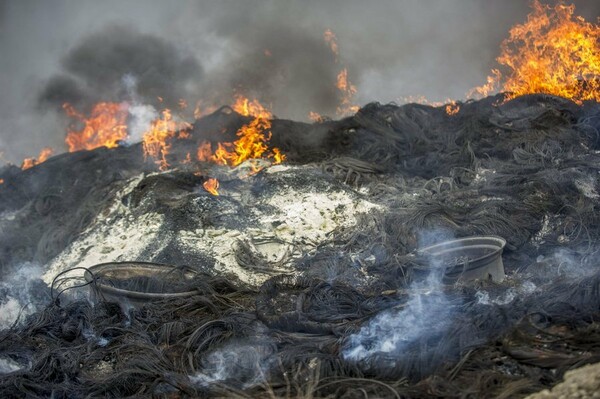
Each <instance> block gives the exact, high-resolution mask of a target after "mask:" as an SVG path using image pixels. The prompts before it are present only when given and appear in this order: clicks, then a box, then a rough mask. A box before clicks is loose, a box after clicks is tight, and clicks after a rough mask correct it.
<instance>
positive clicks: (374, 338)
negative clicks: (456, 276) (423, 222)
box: [342, 230, 455, 362]
mask: <svg viewBox="0 0 600 399" xmlns="http://www.w3.org/2000/svg"><path fill="white" fill-rule="evenodd" d="M453 238H454V237H453V236H452V235H451V233H450V232H448V231H445V230H433V231H424V232H421V233H420V234H419V246H420V247H426V246H429V245H433V244H435V243H439V242H441V241H447V240H451V239H453ZM429 266H430V270H431V271H430V273H429V275H428V277H427V278H426V279H425V280H424V281H415V282H414V283H413V284H411V287H410V289H409V292H410V298H409V299H408V301H407V302H406V304H403V305H402V306H401V307H400V308H397V309H391V310H388V311H384V312H381V313H379V314H378V315H377V316H375V317H374V318H373V319H372V320H370V321H369V323H368V324H366V325H364V326H363V327H362V328H361V329H360V331H359V332H358V333H356V334H353V335H351V336H350V337H349V338H348V341H347V343H346V346H345V348H344V350H343V353H342V354H343V356H344V358H345V359H347V360H350V361H355V362H356V361H364V360H366V361H369V360H372V359H374V358H378V357H384V358H398V357H399V356H400V355H401V354H402V352H404V351H405V349H406V348H407V347H408V346H410V345H412V344H414V343H415V342H417V341H418V340H424V341H426V340H428V339H430V338H432V337H435V336H439V335H440V334H443V333H444V331H446V329H447V328H448V326H449V325H450V323H451V321H452V316H453V310H452V309H453V305H452V304H451V303H450V301H449V300H448V298H447V297H446V295H445V294H444V290H443V284H442V278H443V276H444V271H445V268H444V265H443V264H441V260H440V259H439V258H434V257H431V258H430V259H429ZM454 305H455V304H454Z"/></svg>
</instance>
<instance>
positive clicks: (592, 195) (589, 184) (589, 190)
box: [575, 177, 600, 199]
mask: <svg viewBox="0 0 600 399" xmlns="http://www.w3.org/2000/svg"><path fill="white" fill-rule="evenodd" d="M595 186H596V179H594V178H592V177H590V178H588V179H585V180H583V179H577V180H575V187H577V189H578V190H579V191H580V192H581V194H583V195H584V196H585V197H587V198H589V199H598V198H600V195H598V192H597V191H596V187H595Z"/></svg>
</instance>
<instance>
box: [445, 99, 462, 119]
mask: <svg viewBox="0 0 600 399" xmlns="http://www.w3.org/2000/svg"><path fill="white" fill-rule="evenodd" d="M445 110H446V114H448V115H450V116H452V115H456V114H458V111H460V105H458V103H457V102H456V101H453V100H452V101H450V102H449V103H448V104H446V107H445Z"/></svg>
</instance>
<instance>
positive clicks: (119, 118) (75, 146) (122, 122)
mask: <svg viewBox="0 0 600 399" xmlns="http://www.w3.org/2000/svg"><path fill="white" fill-rule="evenodd" d="M127 108H128V106H127V104H125V103H120V104H119V103H109V102H100V103H98V104H96V105H95V106H94V108H93V109H92V112H91V114H90V116H89V117H86V116H85V115H83V114H81V113H80V112H78V111H77V110H76V109H75V108H74V107H73V106H72V105H71V104H69V103H65V104H63V109H64V110H65V112H66V114H67V115H68V116H69V117H70V118H72V119H75V120H76V121H77V122H78V123H80V124H82V125H83V128H82V129H81V130H77V129H75V128H72V127H69V129H68V131H67V137H66V139H65V142H66V144H67V146H68V147H69V151H70V152H73V151H79V150H93V149H94V148H98V147H107V148H115V147H118V146H119V142H122V141H124V140H126V139H127V137H128V135H127Z"/></svg>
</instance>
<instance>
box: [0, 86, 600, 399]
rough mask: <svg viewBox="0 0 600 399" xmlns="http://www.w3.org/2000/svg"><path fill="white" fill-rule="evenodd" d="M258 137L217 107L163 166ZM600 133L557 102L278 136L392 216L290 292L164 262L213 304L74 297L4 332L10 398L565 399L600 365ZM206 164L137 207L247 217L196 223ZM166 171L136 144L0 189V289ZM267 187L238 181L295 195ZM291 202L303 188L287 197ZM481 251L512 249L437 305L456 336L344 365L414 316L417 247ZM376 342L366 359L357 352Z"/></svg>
mask: <svg viewBox="0 0 600 399" xmlns="http://www.w3.org/2000/svg"><path fill="white" fill-rule="evenodd" d="M247 121H248V120H247V119H246V118H243V117H241V116H240V115H237V114H235V113H233V112H231V110H230V109H229V108H226V107H225V108H222V109H221V110H219V111H217V112H216V113H214V114H212V115H209V116H207V117H206V118H203V119H201V120H199V121H197V122H196V123H195V125H194V128H193V130H192V132H191V133H192V135H191V138H189V139H183V140H180V141H178V142H176V143H175V144H174V146H173V149H174V151H173V154H172V155H171V156H170V161H171V162H172V164H178V161H183V160H184V159H185V158H186V156H187V153H188V152H190V153H191V154H192V155H193V154H194V151H195V148H196V147H197V145H198V144H199V143H200V142H201V141H203V140H205V139H209V140H211V141H213V142H215V143H216V142H218V141H223V138H226V139H227V140H233V139H234V138H235V132H236V130H237V129H238V128H239V127H240V126H241V125H242V124H243V123H246V122H247ZM599 129H600V108H599V106H598V104H595V103H587V104H584V105H582V106H579V105H577V104H574V103H572V102H570V101H568V100H565V99H561V98H557V97H552V96H546V95H531V96H523V97H519V98H517V99H515V100H512V101H510V102H507V103H504V104H501V97H490V98H487V99H484V100H482V101H469V102H466V103H462V104H460V111H459V112H458V114H456V115H447V114H446V112H445V109H444V108H443V107H440V108H433V107H429V106H424V105H418V104H408V105H404V106H401V107H398V106H395V105H380V104H369V105H367V106H365V107H364V108H362V109H361V110H360V111H359V112H358V113H357V114H356V115H354V116H352V117H349V118H346V119H344V120H341V121H326V122H323V123H318V124H314V125H309V124H304V123H296V122H293V121H286V120H274V121H273V128H272V131H273V137H272V140H271V144H272V145H273V146H277V147H280V148H281V149H282V151H283V152H284V153H285V154H286V155H287V157H288V163H290V164H294V165H306V164H308V163H310V164H311V165H306V166H305V168H306V170H314V168H315V167H318V168H320V170H321V172H320V173H321V174H322V175H319V178H316V177H315V179H314V182H313V183H312V184H315V187H317V188H318V187H321V189H322V190H327V187H328V185H329V186H330V185H335V184H345V185H347V186H349V187H352V188H353V189H356V190H357V191H360V194H359V193H357V195H362V196H365V197H367V198H368V199H369V200H370V201H372V202H375V203H377V204H379V205H381V207H380V208H379V209H377V210H372V211H371V212H369V213H366V214H362V215H359V222H358V223H357V224H356V226H351V227H344V228H340V229H339V230H337V231H335V232H334V233H333V234H331V235H330V238H329V239H328V240H327V242H325V243H323V244H321V245H319V247H318V248H317V250H316V251H314V252H311V253H307V254H305V255H304V256H301V257H297V258H291V259H290V260H289V262H288V265H287V266H288V267H289V268H290V270H296V271H297V273H295V274H294V275H293V276H292V275H287V276H276V277H273V278H271V279H269V280H268V281H267V282H266V283H264V284H263V285H262V286H261V287H251V286H247V285H245V284H242V283H240V282H239V281H237V280H235V279H231V280H229V283H228V284H225V283H224V281H223V277H222V276H218V275H214V274H211V273H210V265H208V267H207V265H206V264H204V263H203V264H200V263H202V260H197V262H198V265H195V264H193V263H194V262H193V259H192V260H191V264H190V259H185V258H184V257H182V256H181V254H179V252H180V249H178V248H175V247H169V246H168V247H166V248H165V249H163V250H162V252H161V254H160V258H159V259H154V260H155V261H157V260H162V261H170V262H171V263H174V264H176V265H178V263H179V262H184V261H185V263H186V264H188V265H189V266H192V267H193V266H197V267H198V269H201V270H202V272H203V273H206V274H205V279H204V280H203V282H202V284H201V285H202V286H201V287H199V289H200V291H199V292H200V294H199V295H197V296H193V297H190V298H187V299H181V300H178V301H175V302H168V303H160V304H149V305H148V306H147V307H146V308H144V309H138V310H131V309H130V310H123V309H122V308H121V307H120V306H118V305H115V304H111V303H101V304H99V305H96V306H92V305H90V304H89V303H88V302H87V301H74V302H73V301H69V300H67V298H66V297H64V296H63V297H61V298H59V300H58V301H56V302H53V303H51V304H49V305H48V307H47V308H45V310H43V311H41V312H38V313H35V314H33V315H32V316H30V317H29V318H28V319H27V320H26V321H25V322H24V323H23V324H21V325H19V326H15V327H13V328H12V329H9V330H4V331H3V332H2V333H0V334H1V335H0V360H3V361H6V362H8V361H10V364H13V365H14V364H16V365H18V367H17V366H15V367H13V368H12V369H11V370H13V371H11V372H7V373H3V374H1V375H0V392H2V394H3V395H2V396H3V397H22V396H27V395H29V396H42V397H47V396H54V397H85V396H101V395H102V396H104V395H107V396H111V397H125V396H136V395H147V396H149V395H152V394H158V395H160V394H163V395H166V396H173V397H185V396H192V397H193V396H204V395H206V396H223V395H225V396H235V395H238V396H271V397H273V396H274V397H286V396H287V397H297V396H331V397H364V396H365V395H370V396H378V397H400V396H405V397H481V396H486V397H515V396H524V395H526V394H527V393H531V392H535V391H537V390H540V389H542V388H545V387H549V386H552V385H554V384H556V383H557V382H558V381H560V378H561V377H562V375H563V374H564V372H565V371H567V370H569V369H570V368H574V367H578V366H581V365H583V364H586V363H593V362H598V361H600V356H599V355H600V349H599V348H600V324H599V323H598V322H597V320H599V317H600V268H599V267H598V266H599V264H598V261H597V255H598V251H599V250H600V245H599V240H598V239H599V238H600V216H599V215H600V213H599V209H598V207H599V205H600V203H599V200H600V193H599V188H600V185H599V181H598V179H599V178H600V175H599V173H600V154H599V153H598V148H599V145H600V137H599ZM204 167H205V166H202V165H200V166H198V165H197V164H195V163H193V164H191V165H183V164H182V165H181V166H180V168H179V170H175V171H171V172H168V173H165V174H160V175H150V176H147V177H145V178H143V179H142V180H141V181H140V183H139V184H138V185H137V187H136V188H135V189H134V190H133V192H132V193H131V194H130V195H129V196H127V197H126V198H124V204H125V205H126V206H127V207H131V208H132V209H136V212H142V213H143V212H151V211H152V212H157V213H160V214H162V215H165V217H166V218H167V220H169V221H170V226H171V228H172V229H173V230H177V229H185V228H186V223H192V222H193V223H194V225H195V226H197V225H210V224H211V223H212V224H214V223H219V224H222V225H223V226H227V225H228V224H231V225H233V224H235V223H236V220H245V219H246V216H245V215H243V214H242V215H241V216H240V217H239V218H237V219H236V218H235V217H233V216H231V215H230V214H228V213H226V212H224V211H223V210H224V209H225V207H228V206H229V205H227V201H230V202H231V201H234V199H231V198H230V199H224V200H223V204H220V205H219V204H218V203H212V202H211V204H212V205H210V206H208V205H207V206H208V207H207V208H206V209H199V208H197V207H198V206H199V205H198V204H203V203H206V204H208V202H207V201H200V202H199V201H191V200H190V199H193V198H197V197H198V196H199V195H200V194H198V189H199V187H200V186H201V184H202V182H203V181H204V180H205V178H206V176H204V175H200V176H197V175H195V174H194V173H195V172H197V171H198V170H205V169H203V168H204ZM154 168H155V165H154V164H153V163H152V161H151V160H144V158H143V156H142V154H141V148H140V146H139V145H134V146H131V147H127V148H117V149H114V150H106V149H98V150H94V151H91V152H79V153H73V154H64V155H61V156H58V157H54V158H52V159H50V160H49V161H47V162H45V163H43V164H41V165H38V166H36V167H33V168H31V169H28V170H26V171H20V170H18V169H17V168H14V167H13V168H10V167H7V168H5V169H4V170H2V172H1V173H0V178H2V179H4V184H2V185H0V212H1V214H2V216H1V218H0V227H1V229H0V243H1V251H2V252H1V253H0V266H1V267H2V273H3V274H8V273H10V272H11V271H12V269H14V268H16V267H18V266H19V265H20V264H21V263H23V262H28V261H36V262H39V263H42V264H44V263H46V262H48V261H50V260H51V259H53V258H54V257H55V256H56V255H57V254H59V253H60V252H61V251H62V250H63V249H64V248H66V246H67V245H68V244H69V243H71V242H73V241H74V240H75V239H76V238H77V236H78V234H80V233H81V232H82V231H84V230H85V228H86V226H88V225H89V224H90V223H91V222H92V221H93V220H94V219H96V218H98V217H100V218H101V217H102V211H103V210H104V208H103V204H104V203H106V202H107V201H108V200H109V199H110V198H112V196H113V195H114V193H115V192H116V191H118V190H119V189H120V188H122V187H123V185H124V184H125V182H126V180H127V179H128V178H130V177H131V176H135V175H138V174H140V173H143V172H147V171H151V170H153V169H154ZM311 168H312V169H311ZM301 174H302V173H299V175H301ZM315 176H317V174H315ZM270 179H271V180H270ZM272 179H274V178H273V177H271V178H266V177H265V176H263V175H261V174H258V175H257V176H256V177H254V178H253V180H252V182H251V184H248V183H241V182H239V181H237V180H236V179H235V178H231V179H230V180H227V179H225V180H224V184H226V185H231V186H232V187H233V186H236V187H238V189H239V190H242V189H243V188H244V187H245V185H247V188H248V190H249V191H250V192H252V190H261V191H262V190H267V191H268V190H274V187H279V184H280V183H281V182H279V183H278V182H275V181H274V180H272ZM296 183H298V184H300V183H302V184H310V183H309V182H308V181H307V179H306V178H305V177H302V178H299V179H298V180H297V181H294V180H293V179H290V182H289V184H290V185H292V186H293V185H294V184H296ZM202 195H204V196H205V195H206V194H205V193H203V194H202ZM273 195H277V193H276V190H274V192H273ZM207 198H208V197H207ZM232 203H233V202H232ZM231 206H233V205H231ZM474 234H484V235H490V234H492V235H498V236H501V237H503V238H505V239H506V240H507V242H508V244H507V248H506V250H505V254H504V265H505V268H506V270H507V273H508V276H509V278H508V279H507V280H506V281H505V282H503V283H492V282H488V281H481V282H475V283H468V284H458V285H456V286H442V285H437V286H432V287H429V288H432V289H435V290H437V292H438V293H439V294H440V295H442V299H443V302H442V304H443V307H444V309H445V310H444V312H440V313H439V314H434V315H433V317H434V318H440V319H441V318H443V319H444V321H445V323H444V328H443V329H441V330H434V331H432V332H431V333H427V334H422V335H420V336H418V337H417V338H416V339H414V340H410V341H407V342H402V349H401V351H394V350H390V351H388V352H373V353H372V354H370V355H369V356H366V357H360V358H359V359H358V360H357V359H354V358H350V357H348V356H345V355H344V354H345V353H346V350H347V349H348V347H349V345H350V343H351V342H352V340H353V337H355V336H356V335H357V334H360V333H361V331H365V330H364V328H366V327H367V326H370V325H371V324H372V323H374V322H375V321H377V320H379V318H381V317H383V316H389V318H390V319H391V321H392V322H396V321H398V320H399V319H402V318H403V317H406V314H407V313H406V312H405V309H407V308H409V307H410V306H412V305H411V304H412V303H413V302H414V301H413V300H414V298H415V296H416V297H418V295H419V294H417V293H416V292H417V291H418V289H417V288H416V287H426V288H427V285H426V282H427V276H428V274H429V271H428V270H427V267H426V266H427V265H422V264H419V263H418V262H417V261H416V260H415V258H414V257H413V256H411V253H412V252H413V251H414V250H415V249H416V248H417V247H418V246H420V245H423V244H427V243H431V241H436V238H437V239H439V237H448V236H451V237H463V236H469V235H474ZM432 237H433V238H432ZM242 249H243V248H242ZM131 260H135V259H131ZM239 261H240V262H244V263H245V266H246V267H252V266H255V267H257V268H262V267H266V266H265V265H263V264H258V263H260V262H261V260H260V259H258V258H252V257H240V260H239ZM252 262H256V263H257V264H256V265H250V264H249V263H252ZM199 284H200V283H199ZM527 287H532V288H531V289H529V288H527ZM60 299H62V301H61V300H60ZM426 302H427V301H425V303H426ZM429 310H430V309H429ZM427 312H428V309H427V308H425V311H424V312H423V314H422V317H423V318H425V317H431V316H432V315H431V314H429V315H428V314H427ZM416 314H417V315H419V314H420V313H416ZM417 322H418V320H417ZM417 324H418V323H417ZM388 332H389V331H388ZM386 333H387V332H386V330H385V329H383V330H382V331H381V333H380V334H379V335H380V337H381V339H384V338H385V337H384V335H385V334H386ZM370 344H373V346H374V343H368V342H366V341H363V345H364V348H365V350H367V351H368V350H369V348H370V346H369V345H370ZM17 369H18V370H17Z"/></svg>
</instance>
